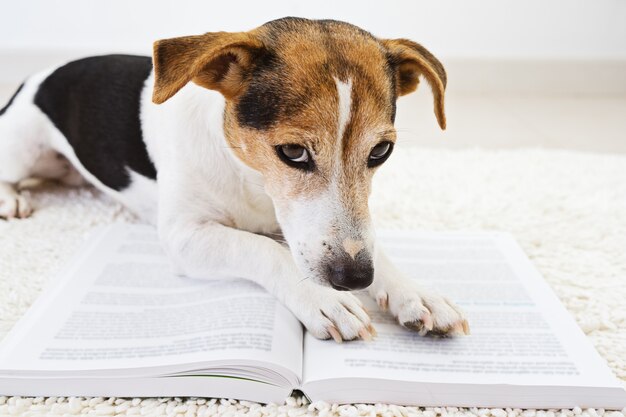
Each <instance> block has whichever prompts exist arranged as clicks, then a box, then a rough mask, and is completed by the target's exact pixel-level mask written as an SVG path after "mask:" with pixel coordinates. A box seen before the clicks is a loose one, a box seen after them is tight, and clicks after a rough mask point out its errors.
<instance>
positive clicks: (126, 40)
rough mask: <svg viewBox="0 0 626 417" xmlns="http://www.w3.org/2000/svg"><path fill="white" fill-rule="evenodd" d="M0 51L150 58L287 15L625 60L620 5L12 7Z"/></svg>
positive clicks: (125, 3)
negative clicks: (177, 43)
mask: <svg viewBox="0 0 626 417" xmlns="http://www.w3.org/2000/svg"><path fill="white" fill-rule="evenodd" d="M1 13H2V14H1V15H0V51H2V50H4V51H7V50H21V51H23V50H24V49H30V50H35V51H42V50H43V51H46V50H51V51H120V52H149V51H150V45H151V43H152V41H153V40H155V39H157V38H162V37H170V36H176V35H186V34H194V33H202V32H206V31H217V30H230V31H235V30H243V29H248V28H252V27H254V26H257V25H259V24H261V23H263V22H265V21H267V20H270V19H273V18H277V17H282V16H285V15H297V16H304V17H312V18H334V19H341V20H347V21H350V22H353V23H355V24H357V25H360V26H362V27H363V28H365V29H367V30H370V31H371V32H373V33H374V34H376V35H379V36H385V37H400V36H402V37H409V38H412V39H414V40H417V41H418V42H421V43H423V44H424V45H425V46H427V47H428V48H429V49H431V50H432V51H433V52H435V53H436V54H437V55H438V56H441V57H447V58H463V59H465V58H481V59H483V58H485V59H494V58H495V59H502V58H504V59H534V60H537V59H551V60H564V59H565V60H567V59H569V60H572V59H573V60H590V59H603V60H626V1H624V0H429V1H411V0H406V1H400V0H393V1H384V0H379V1H369V0H367V1H341V0H320V1H314V0H310V1H307V2H301V1H295V0H261V1H250V2H241V1H229V0H219V1H213V0H186V1H173V0H170V1H160V0H152V1H151V0H100V1H92V0H62V1H51V0H19V1H18V0H13V1H11V2H9V1H4V2H3V4H2V8H1Z"/></svg>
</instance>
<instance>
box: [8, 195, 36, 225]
mask: <svg viewBox="0 0 626 417" xmlns="http://www.w3.org/2000/svg"><path fill="white" fill-rule="evenodd" d="M32 213H33V208H32V206H31V204H30V202H29V201H28V199H27V198H26V197H24V196H22V195H19V194H18V195H8V196H4V195H3V196H0V218H4V219H13V218H18V219H24V218H26V217H28V216H30V215H31V214H32Z"/></svg>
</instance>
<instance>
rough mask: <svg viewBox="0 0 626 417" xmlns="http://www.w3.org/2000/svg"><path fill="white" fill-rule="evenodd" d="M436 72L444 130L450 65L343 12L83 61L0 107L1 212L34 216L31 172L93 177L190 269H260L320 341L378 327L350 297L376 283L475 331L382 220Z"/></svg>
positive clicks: (396, 304)
mask: <svg viewBox="0 0 626 417" xmlns="http://www.w3.org/2000/svg"><path fill="white" fill-rule="evenodd" d="M420 76H423V77H424V78H426V80H427V81H428V82H429V84H430V85H431V88H432V90H433V93H434V97H435V114H436V116H437V119H438V121H439V124H440V125H441V127H442V128H444V127H445V116H444V113H443V94H444V88H445V83H446V78H445V72H444V70H443V67H442V66H441V64H440V63H439V61H437V60H436V59H435V58H434V57H433V56H432V55H431V54H430V53H429V52H428V51H426V50H425V49H424V48H423V47H421V46H420V45H418V44H416V43H414V42H411V41H408V40H403V39H399V40H381V39H377V38H375V37H373V36H372V35H370V34H369V33H367V32H365V31H363V30H361V29H359V28H357V27H355V26H352V25H349V24H346V23H342V22H336V21H311V20H305V19H296V18H285V19H280V20H276V21H272V22H269V23H267V24H265V25H263V26H261V27H259V28H257V29H255V30H252V31H250V32H240V33H226V32H219V33H207V34H205V35H201V36H189V37H183V38H175V39H167V40H162V41H158V42H156V43H155V46H154V57H153V60H151V59H150V58H149V57H136V56H124V55H117V56H103V57H93V58H86V59H83V60H79V61H75V62H71V63H69V64H67V65H64V66H62V67H59V68H56V69H53V70H51V71H47V72H44V73H40V74H38V75H35V76H33V77H31V78H30V79H28V80H27V81H26V82H25V83H24V84H23V85H22V86H21V87H20V89H19V90H18V92H17V93H16V94H15V95H14V97H13V98H12V99H11V101H10V102H9V104H8V105H7V106H6V107H5V108H4V109H3V110H1V111H0V216H2V217H5V218H11V217H26V216H28V215H29V214H30V212H31V208H30V205H29V203H28V201H26V200H25V199H24V197H23V196H21V195H19V193H18V192H17V191H16V188H15V185H16V184H17V183H18V182H19V181H20V180H22V179H25V178H27V177H42V178H52V179H57V180H60V181H62V182H64V183H67V184H72V185H77V184H82V183H84V182H85V181H86V182H87V183H91V184H93V185H94V186H96V187H97V188H99V189H100V190H102V191H103V192H105V193H107V194H109V195H111V196H112V197H114V198H116V199H117V200H119V201H121V202H123V203H124V204H125V205H126V206H128V207H129V208H131V209H132V210H134V211H135V212H136V213H138V214H139V215H140V216H142V217H143V218H145V219H147V220H148V221H152V222H154V223H156V224H157V226H158V230H159V235H160V237H161V240H162V243H163V245H164V247H165V249H166V251H167V252H168V255H169V257H170V259H171V261H172V264H173V265H174V267H175V268H177V270H178V271H179V272H180V273H183V274H185V275H188V276H191V277H199V278H202V277H210V276H212V275H214V274H220V275H228V276H238V277H246V278H249V279H251V280H253V281H256V282H258V283H259V284H261V285H262V286H263V287H265V288H266V289H267V290H268V291H270V292H271V293H273V294H274V295H275V296H276V297H277V298H278V299H279V300H280V301H282V302H283V303H284V304H285V305H286V306H287V307H289V308H290V309H291V310H292V311H293V313H295V315H296V316H297V317H298V318H299V319H300V320H301V321H302V323H303V324H304V325H305V326H306V327H307V328H308V330H309V331H310V332H311V333H313V334H314V335H315V336H316V337H319V338H331V337H332V338H334V339H335V340H337V341H341V340H350V339H355V338H363V339H369V338H370V337H371V336H372V334H373V332H374V329H373V328H372V326H371V322H370V318H369V316H368V314H367V312H366V311H365V310H364V309H363V308H362V306H361V304H360V302H359V301H358V299H357V298H356V297H354V296H353V295H352V294H351V293H350V292H349V291H347V290H358V289H363V288H368V290H369V293H370V294H371V296H372V297H374V298H375V299H376V300H377V302H378V304H379V305H380V306H381V307H383V308H388V309H389V310H390V311H391V313H392V314H394V316H395V317H397V319H398V321H399V323H400V324H402V325H403V326H405V327H407V328H410V329H414V330H416V331H418V332H420V333H421V334H427V333H432V334H440V335H450V334H463V333H467V332H468V326H467V322H466V321H465V319H464V317H463V314H462V313H461V312H460V310H459V309H458V308H457V307H456V306H454V305H453V304H452V303H451V302H449V301H447V300H446V299H445V298H443V297H441V296H439V295H437V294H434V293H432V292H429V291H425V290H423V289H421V288H419V287H417V286H416V285H415V284H414V283H413V282H412V281H410V280H408V279H407V278H405V277H404V276H403V275H402V274H401V273H400V272H398V271H397V270H396V269H395V268H394V267H393V266H392V265H391V264H390V263H389V262H388V260H387V258H386V257H385V255H384V253H382V251H381V250H380V249H378V248H377V247H376V246H375V242H374V233H373V230H372V227H371V224H370V223H371V222H370V217H369V210H368V197H369V194H370V184H371V177H372V174H373V172H374V171H375V168H376V167H377V166H379V165H380V164H382V163H383V162H384V161H385V160H386V159H387V157H388V156H389V154H390V153H391V151H392V149H393V144H394V142H395V130H394V127H393V122H394V118H395V105H396V104H395V103H396V99H397V97H398V96H400V95H404V94H407V93H410V92H412V91H414V90H415V89H416V87H417V84H418V81H419V77H420ZM190 81H193V82H190ZM161 103H162V104H161ZM277 234H278V235H279V234H282V235H283V236H284V238H285V239H286V241H287V243H288V247H287V246H284V245H282V244H281V243H279V242H277V241H276V240H274V239H272V238H271V237H269V236H273V235H277Z"/></svg>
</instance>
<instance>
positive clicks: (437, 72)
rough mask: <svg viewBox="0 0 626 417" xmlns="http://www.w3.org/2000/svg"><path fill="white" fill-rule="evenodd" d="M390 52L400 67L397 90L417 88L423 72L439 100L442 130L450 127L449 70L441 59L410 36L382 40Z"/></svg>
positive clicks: (437, 107)
mask: <svg viewBox="0 0 626 417" xmlns="http://www.w3.org/2000/svg"><path fill="white" fill-rule="evenodd" d="M381 42H382V44H383V45H384V46H385V47H386V48H387V51H388V53H389V61H390V64H391V66H392V67H394V68H395V70H396V79H397V81H396V90H397V91H396V93H397V94H398V95H399V96H403V95H405V94H409V93H412V92H413V91H415V90H416V89H417V85H418V84H419V77H420V75H423V76H424V78H426V80H427V81H428V84H430V88H431V89H432V91H433V96H434V99H435V116H437V122H439V126H440V127H441V129H445V128H446V114H445V111H444V93H445V89H446V81H447V80H446V71H445V69H444V68H443V65H441V62H439V60H438V59H437V58H435V57H434V56H433V54H431V53H430V52H429V51H428V50H427V49H426V48H424V47H423V46H422V45H420V44H419V43H416V42H413V41H410V40H408V39H385V40H381Z"/></svg>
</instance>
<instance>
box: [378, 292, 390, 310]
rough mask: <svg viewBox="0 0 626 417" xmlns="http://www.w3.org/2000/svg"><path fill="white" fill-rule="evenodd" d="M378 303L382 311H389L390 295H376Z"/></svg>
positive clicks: (383, 293) (384, 293)
mask: <svg viewBox="0 0 626 417" xmlns="http://www.w3.org/2000/svg"><path fill="white" fill-rule="evenodd" d="M376 303H377V304H378V307H379V308H380V309H381V310H382V311H387V309H388V308H389V294H387V293H386V292H384V291H380V292H379V293H378V294H376Z"/></svg>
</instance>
